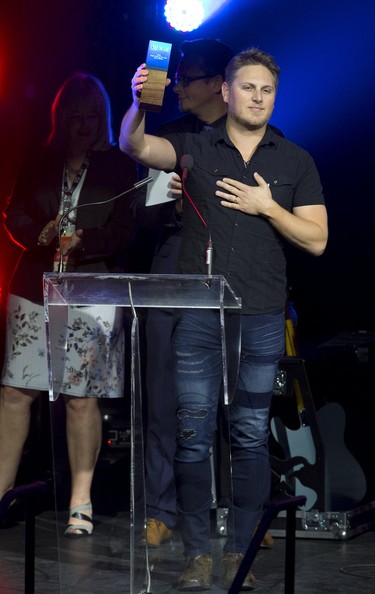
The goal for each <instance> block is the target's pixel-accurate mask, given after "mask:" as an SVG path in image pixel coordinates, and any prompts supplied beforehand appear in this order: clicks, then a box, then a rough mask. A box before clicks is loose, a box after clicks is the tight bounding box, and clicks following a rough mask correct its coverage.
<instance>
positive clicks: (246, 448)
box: [173, 310, 285, 556]
mask: <svg viewBox="0 0 375 594" xmlns="http://www.w3.org/2000/svg"><path fill="white" fill-rule="evenodd" d="M284 341H285V317H284V312H283V311H277V312H272V313H267V314H260V315H242V316H241V358H240V368H239V374H238V382H237V388H236V391H235V395H234V398H233V401H232V403H231V404H230V406H229V407H228V419H229V433H230V446H231V456H232V489H233V500H232V505H231V510H230V519H229V522H228V540H227V543H226V545H225V550H227V551H230V552H237V553H245V552H246V550H247V548H248V545H249V542H250V540H251V537H252V534H253V531H254V529H255V527H256V524H257V522H258V520H259V517H260V515H261V513H262V511H263V509H264V506H265V504H266V503H267V501H268V497H269V492H270V464H269V453H268V436H269V430H268V416H269V407H270V404H271V397H272V391H273V386H274V381H275V374H276V371H277V366H278V361H279V359H280V358H281V357H282V356H283V354H284ZM173 350H174V356H175V384H176V396H177V450H176V455H175V479H176V491H177V509H178V513H179V514H180V518H181V522H182V537H183V542H184V552H185V555H186V556H188V555H194V556H195V555H200V554H204V553H209V552H210V551H211V546H210V509H211V505H212V493H211V468H210V454H211V450H210V448H211V446H212V441H213V434H214V431H215V428H216V414H217V406H218V401H219V394H220V388H221V384H222V353H221V333H220V320H219V313H218V312H215V311H202V310H187V311H182V312H181V313H179V314H178V317H177V320H176V324H175V328H174V333H173Z"/></svg>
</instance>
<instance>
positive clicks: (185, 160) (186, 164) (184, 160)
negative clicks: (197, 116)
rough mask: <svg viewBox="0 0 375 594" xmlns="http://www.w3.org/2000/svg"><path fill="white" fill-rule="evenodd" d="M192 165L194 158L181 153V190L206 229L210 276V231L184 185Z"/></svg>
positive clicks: (211, 257)
mask: <svg viewBox="0 0 375 594" xmlns="http://www.w3.org/2000/svg"><path fill="white" fill-rule="evenodd" d="M193 165H194V159H193V157H192V156H191V155H182V157H181V159H180V167H181V170H182V174H181V181H182V190H183V193H184V194H185V196H186V197H187V199H188V200H189V202H190V204H191V205H192V207H193V208H194V210H195V212H196V213H197V215H198V217H199V218H200V220H201V221H202V223H203V225H204V226H205V227H206V229H207V233H208V241H207V244H206V270H207V274H208V276H211V275H212V259H213V249H214V248H213V245H212V239H211V233H210V230H209V228H208V225H207V221H206V220H205V219H204V217H203V215H202V214H201V213H200V211H199V209H198V207H197V206H196V204H195V203H194V201H193V199H192V198H191V196H189V193H188V192H187V190H186V187H185V181H186V177H187V173H188V171H190V169H191V168H192V167H193Z"/></svg>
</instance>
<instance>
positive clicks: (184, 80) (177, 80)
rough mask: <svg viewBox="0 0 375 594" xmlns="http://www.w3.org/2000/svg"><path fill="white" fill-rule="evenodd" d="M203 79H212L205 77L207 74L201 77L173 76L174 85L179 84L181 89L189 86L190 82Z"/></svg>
mask: <svg viewBox="0 0 375 594" xmlns="http://www.w3.org/2000/svg"><path fill="white" fill-rule="evenodd" d="M204 78H212V75H211V76H207V74H203V75H202V76H177V75H176V76H175V77H174V84H175V85H178V84H180V85H181V86H182V87H187V86H188V85H190V83H191V82H193V81H195V80H203V79H204Z"/></svg>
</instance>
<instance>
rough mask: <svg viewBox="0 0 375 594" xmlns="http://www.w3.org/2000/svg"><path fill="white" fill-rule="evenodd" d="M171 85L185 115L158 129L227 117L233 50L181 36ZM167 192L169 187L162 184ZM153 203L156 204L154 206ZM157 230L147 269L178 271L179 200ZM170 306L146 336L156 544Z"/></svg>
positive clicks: (168, 392)
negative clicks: (227, 74) (227, 76)
mask: <svg viewBox="0 0 375 594" xmlns="http://www.w3.org/2000/svg"><path fill="white" fill-rule="evenodd" d="M180 51H181V59H180V61H179V63H178V66H177V71H176V75H175V80H174V83H175V84H174V87H173V91H174V92H175V93H176V94H177V97H178V103H179V108H180V111H181V112H183V113H184V115H183V116H181V117H179V118H177V119H175V120H173V121H170V122H167V123H165V124H163V125H162V126H160V127H159V129H158V131H157V134H158V135H159V136H165V135H166V134H168V133H172V132H192V133H197V134H198V133H199V132H201V131H202V130H203V129H205V128H209V127H216V126H218V125H219V123H220V122H221V121H223V120H224V119H225V117H226V113H227V104H226V103H225V102H224V99H223V96H222V94H221V85H222V84H223V81H224V73H225V67H226V65H227V64H228V62H229V60H230V59H231V58H232V56H233V51H232V50H231V49H230V48H229V47H228V46H227V45H225V44H223V43H221V42H220V41H218V40H216V39H195V40H192V41H184V42H183V44H182V45H181V48H180ZM166 192H167V188H166ZM154 208H155V207H154ZM159 219H160V225H161V229H160V230H161V232H160V238H159V242H158V245H157V247H156V251H155V254H154V258H153V261H152V265H151V270H150V272H151V274H174V273H176V272H177V264H178V254H179V251H180V245H181V232H182V200H181V198H177V200H176V201H175V202H168V203H166V204H163V205H162V206H161V207H160V209H159ZM172 317H173V312H172V311H171V310H161V309H150V310H149V311H148V315H147V321H146V339H147V368H146V385H147V432H146V452H145V478H146V513H147V523H146V533H145V536H146V539H147V543H148V545H149V546H151V547H158V546H159V545H160V544H161V543H163V542H165V541H166V540H169V539H170V538H171V537H172V530H173V528H174V527H175V525H176V521H177V510H176V488H175V480H174V472H173V460H174V454H175V450H176V413H175V409H176V396H175V390H174V380H173V367H172V349H171V346H172V345H171V334H172V323H173V320H172Z"/></svg>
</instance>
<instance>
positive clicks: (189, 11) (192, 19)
mask: <svg viewBox="0 0 375 594" xmlns="http://www.w3.org/2000/svg"><path fill="white" fill-rule="evenodd" d="M164 14H165V18H166V19H167V22H168V23H169V25H170V26H171V27H172V28H173V29H176V30H177V31H184V32H185V31H194V30H195V29H197V28H198V27H199V26H200V25H201V24H202V23H203V21H204V19H205V12H204V7H203V2H202V0H167V2H166V4H165V7H164Z"/></svg>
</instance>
